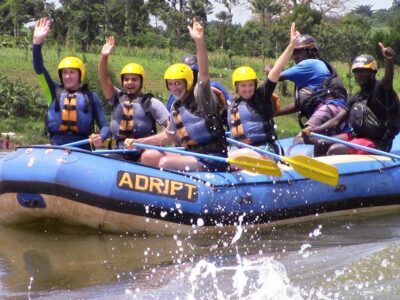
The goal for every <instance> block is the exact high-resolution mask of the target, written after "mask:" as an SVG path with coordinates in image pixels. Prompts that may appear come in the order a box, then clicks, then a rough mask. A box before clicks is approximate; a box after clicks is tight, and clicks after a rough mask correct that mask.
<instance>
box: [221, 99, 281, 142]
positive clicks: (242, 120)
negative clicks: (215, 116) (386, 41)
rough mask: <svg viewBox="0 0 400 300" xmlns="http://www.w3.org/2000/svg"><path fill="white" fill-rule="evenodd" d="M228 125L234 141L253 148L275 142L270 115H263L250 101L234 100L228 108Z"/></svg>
mask: <svg viewBox="0 0 400 300" xmlns="http://www.w3.org/2000/svg"><path fill="white" fill-rule="evenodd" d="M228 125H229V129H230V131H231V134H232V136H233V138H234V139H236V140H239V141H241V142H243V143H246V144H250V145H253V146H260V145H265V144H267V143H273V142H274V141H275V140H276V135H275V131H274V126H273V121H272V116H271V115H265V112H264V115H263V114H262V112H260V110H259V109H257V107H255V106H254V105H251V102H250V101H244V100H243V99H241V98H238V99H235V100H234V102H233V104H232V105H231V106H230V107H229V108H228Z"/></svg>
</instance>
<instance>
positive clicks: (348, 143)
mask: <svg viewBox="0 0 400 300" xmlns="http://www.w3.org/2000/svg"><path fill="white" fill-rule="evenodd" d="M310 135H311V136H313V137H316V138H319V139H323V140H327V141H330V142H334V143H338V144H343V145H345V146H347V147H350V148H354V149H358V150H363V151H366V152H369V153H373V154H377V155H382V156H387V157H391V158H394V159H400V156H399V155H396V154H393V153H389V152H385V151H382V150H378V149H375V148H370V147H366V146H362V145H357V144H354V143H351V142H347V141H343V140H339V139H336V138H333V137H331V136H326V135H323V134H319V133H315V132H311V133H310Z"/></svg>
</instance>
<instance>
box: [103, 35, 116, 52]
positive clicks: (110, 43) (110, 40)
mask: <svg viewBox="0 0 400 300" xmlns="http://www.w3.org/2000/svg"><path fill="white" fill-rule="evenodd" d="M114 47H115V38H114V36H109V37H106V43H105V44H104V45H103V48H102V49H101V53H100V54H101V55H102V56H109V55H110V54H111V53H112V51H113V49H114Z"/></svg>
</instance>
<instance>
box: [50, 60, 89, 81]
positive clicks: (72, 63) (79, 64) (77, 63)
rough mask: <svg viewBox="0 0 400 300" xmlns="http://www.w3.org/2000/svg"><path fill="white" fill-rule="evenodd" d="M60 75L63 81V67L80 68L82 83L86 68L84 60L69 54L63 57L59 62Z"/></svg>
mask: <svg viewBox="0 0 400 300" xmlns="http://www.w3.org/2000/svg"><path fill="white" fill-rule="evenodd" d="M57 69H58V76H59V77H60V80H61V82H62V76H61V70H62V69H78V70H79V71H80V72H81V78H80V82H81V83H82V82H83V80H84V79H85V75H86V70H85V65H84V64H83V61H82V60H81V59H80V58H78V57H75V56H68V57H65V58H63V59H62V60H61V61H60V63H59V64H58V68H57Z"/></svg>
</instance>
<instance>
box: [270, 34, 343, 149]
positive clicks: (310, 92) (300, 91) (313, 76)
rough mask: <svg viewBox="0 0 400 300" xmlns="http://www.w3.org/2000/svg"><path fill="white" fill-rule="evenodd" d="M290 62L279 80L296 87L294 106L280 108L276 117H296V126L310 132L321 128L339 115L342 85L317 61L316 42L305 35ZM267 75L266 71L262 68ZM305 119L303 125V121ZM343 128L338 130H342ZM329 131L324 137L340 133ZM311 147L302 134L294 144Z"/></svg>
mask: <svg viewBox="0 0 400 300" xmlns="http://www.w3.org/2000/svg"><path fill="white" fill-rule="evenodd" d="M292 58H293V60H294V62H295V63H296V64H295V65H294V66H293V67H291V68H289V69H287V70H285V71H283V72H282V73H281V76H280V80H290V81H293V82H294V84H295V86H296V89H295V91H296V94H295V102H294V103H290V104H288V105H285V106H283V107H282V108H281V109H280V111H279V112H278V113H277V114H276V115H275V116H282V115H288V114H292V113H296V112H298V113H299V124H300V126H301V127H302V128H304V127H306V128H308V129H309V130H312V129H313V128H315V127H317V126H321V125H322V124H324V123H325V122H327V121H329V120H330V119H331V118H333V117H334V116H336V115H337V114H338V113H340V112H341V111H342V110H343V108H344V106H345V104H346V98H347V92H346V89H345V88H344V85H343V82H342V81H341V79H340V77H339V76H338V75H337V73H336V71H335V69H334V68H333V67H332V66H331V65H330V64H329V63H328V62H327V61H325V60H323V59H321V58H320V57H319V50H318V45H317V41H316V40H315V39H314V38H313V37H311V36H308V35H300V36H299V38H298V39H297V41H296V45H295V48H294V51H293V55H292ZM265 72H266V73H268V72H269V68H265ZM304 118H305V119H306V121H305V122H303V119H304ZM343 127H344V124H343V126H342V127H341V128H339V132H340V131H341V130H342V129H343ZM339 132H338V131H335V130H332V131H330V132H325V134H328V135H333V134H336V133H339ZM302 142H306V143H313V142H315V141H313V140H312V138H308V139H307V140H306V141H304V140H303V137H302V135H301V133H299V135H298V136H297V137H296V139H295V143H302Z"/></svg>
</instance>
